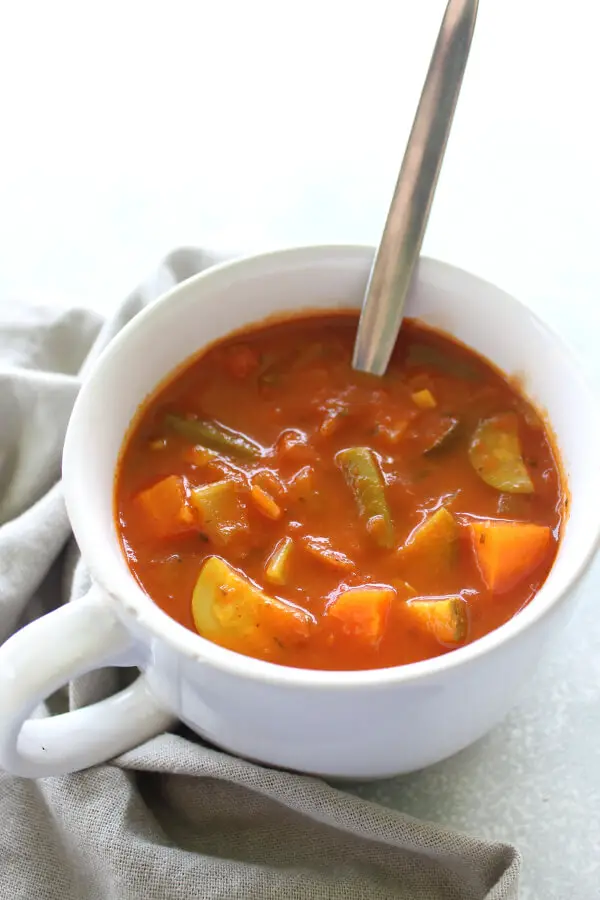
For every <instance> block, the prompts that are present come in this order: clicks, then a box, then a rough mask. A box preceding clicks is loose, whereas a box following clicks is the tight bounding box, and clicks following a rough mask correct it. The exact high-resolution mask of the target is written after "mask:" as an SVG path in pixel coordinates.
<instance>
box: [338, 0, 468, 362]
mask: <svg viewBox="0 0 600 900" xmlns="http://www.w3.org/2000/svg"><path fill="white" fill-rule="evenodd" d="M478 6H479V0H448V5H447V7H446V12H445V14H444V19H443V21H442V24H441V27H440V31H439V34H438V38H437V41H436V45H435V48H434V51H433V55H432V57H431V62H430V64H429V70H428V72H427V77H426V79H425V83H424V85H423V90H422V92H421V98H420V100H419V105H418V107H417V112H416V114H415V118H414V121H413V126H412V129H411V132H410V136H409V139H408V144H407V146H406V151H405V153H404V159H403V161H402V166H401V169H400V174H399V175H398V181H397V183H396V188H395V190H394V195H393V197H392V202H391V205H390V209H389V212H388V216H387V220H386V223H385V228H384V230H383V234H382V236H381V241H380V243H379V247H378V249H377V253H376V254H375V260H374V262H373V267H372V269H371V274H370V276H369V281H368V284H367V290H366V293H365V298H364V300H363V306H362V312H361V316H360V321H359V323H358V331H357V334H356V341H355V344H354V356H353V359H352V365H353V367H354V368H355V369H357V370H358V371H361V372H369V373H371V374H372V375H383V374H384V373H385V370H386V369H387V366H388V363H389V360H390V356H391V354H392V350H393V349H394V345H395V343H396V338H397V337H398V331H399V330H400V325H401V324H402V315H403V312H404V304H405V301H406V295H407V293H408V289H409V287H410V283H411V280H412V275H413V271H414V268H415V264H416V262H417V259H418V257H419V251H420V250H421V245H422V243H423V235H424V233H425V228H426V225H427V220H428V218H429V211H430V209H431V203H432V200H433V195H434V193H435V188H436V185H437V181H438V176H439V173H440V168H441V165H442V160H443V158H444V152H445V150H446V143H447V141H448V135H449V133H450V128H451V127H452V120H453V118H454V110H455V108H456V103H457V100H458V95H459V93H460V87H461V84H462V79H463V74H464V71H465V67H466V64H467V59H468V57H469V49H470V47H471V39H472V37H473V31H474V28H475V19H476V17H477V7H478Z"/></svg>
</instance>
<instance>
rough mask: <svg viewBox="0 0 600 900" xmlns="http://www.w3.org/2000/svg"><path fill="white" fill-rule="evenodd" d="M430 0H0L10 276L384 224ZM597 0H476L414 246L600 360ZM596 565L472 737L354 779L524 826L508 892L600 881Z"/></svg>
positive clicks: (368, 231)
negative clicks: (534, 669)
mask: <svg viewBox="0 0 600 900" xmlns="http://www.w3.org/2000/svg"><path fill="white" fill-rule="evenodd" d="M444 6H445V3H444V0H396V2H394V3H392V2H390V0H371V2H370V3H369V4H366V3H364V4H363V3H361V4H358V3H357V4H345V3H342V2H341V0H340V2H333V0H320V2H317V0H304V2H303V3H301V4H300V3H277V2H275V0H273V2H267V0H253V2H252V3H245V2H243V0H237V2H232V0H215V2H212V3H208V2H191V0H188V2H180V0H179V2H178V0H170V2H169V3H168V4H167V3H163V4H159V3H157V4H151V3H144V2H133V0H118V2H116V0H105V2H104V3H102V4H88V3H81V2H78V0H71V2H64V0H62V2H61V0H56V2H54V3H51V4H50V3H43V2H42V0H39V2H37V3H36V2H28V0H23V2H22V3H20V4H16V3H13V4H7V5H6V6H5V7H3V13H2V28H0V116H1V119H0V121H1V122H2V137H1V139H0V247H1V248H2V252H1V255H0V302H5V301H9V302H15V301H16V302H18V301H19V300H31V299H32V298H33V299H35V300H37V301H42V302H45V303H57V304H63V303H66V304H77V305H89V306H92V307H94V308H95V309H97V310H99V311H101V312H103V313H108V312H110V310H111V309H112V308H113V307H114V306H115V305H116V304H117V303H118V301H119V300H120V299H121V298H122V296H123V295H124V294H125V293H126V292H128V291H129V290H130V289H131V288H132V287H133V286H134V285H135V283H136V282H137V281H139V280H140V278H141V277H143V276H144V275H145V274H147V273H148V272H149V271H150V270H151V269H152V268H153V267H154V265H155V264H156V262H157V261H158V260H159V258H160V257H162V256H163V255H164V254H165V253H166V252H167V251H169V250H170V249H172V248H173V247H175V246H177V245H182V244H198V245H203V246H208V247H212V248H216V249H219V250H232V251H240V250H241V251H245V250H255V249H262V248H269V247H272V246H275V245H284V244H292V243H310V242H324V241H325V242H326V241H336V242H337V241H349V242H371V243H373V242H375V241H376V240H377V236H378V233H379V231H380V229H381V226H382V223H383V219H384V217H385V213H386V210H387V204H388V202H389V197H390V192H391V189H392V187H393V183H394V181H395V178H396V173H397V169H398V165H399V162H400V159H401V155H402V150H403V146H404V143H405V141H406V138H407V134H408V130H409V128H410V124H411V121H412V114H413V111H414V107H415V104H416V101H417V98H418V94H419V90H420V86H421V83H422V80H423V77H424V74H425V71H426V68H427V64H428V61H429V55H430V52H431V49H432V46H433V41H434V39H435V34H436V31H437V27H438V24H439V21H440V19H441V15H442V11H443V8H444ZM595 7H596V4H594V3H592V2H591V0H570V2H569V3H563V2H558V0H556V2H554V0H502V2H500V0H495V2H492V0H482V3H481V10H480V14H479V21H478V26H477V32H476V36H475V41H474V45H473V49H472V54H471V60H470V63H469V67H468V70H467V76H466V80H465V85H464V88H463V93H462V96H461V101H460V105H459V109H458V112H457V115H456V120H455V126H454V130H453V134H452V137H451V141H450V145H449V148H448V152H447V156H446V162H445V165H444V170H443V173H442V177H441V180H440V184H439V188H438V193H437V197H436V201H435V206H434V209H433V213H432V216H431V220H430V226H429V230H428V234H427V238H426V242H425V248H424V252H426V253H427V254H429V255H432V256H437V257H440V258H442V259H446V260H449V261H451V262H454V263H456V264H458V265H461V266H463V267H465V268H468V269H471V270H472V271H474V272H477V273H478V274H480V275H482V276H484V277H486V278H488V279H489V280H491V281H495V282H496V283H498V284H500V285H501V286H502V287H504V288H506V289H507V290H509V291H510V292H512V293H514V294H516V295H517V296H520V297H521V298H523V299H525V300H526V301H527V302H529V303H530V304H531V306H532V307H534V308H535V309H536V310H537V311H538V312H539V313H541V314H542V316H543V317H544V318H545V319H546V320H547V321H548V322H550V323H551V324H552V325H553V326H554V327H555V328H557V329H558V330H559V331H560V332H561V333H562V334H563V335H564V336H565V337H566V338H567V339H569V340H570V341H571V342H572V343H573V344H574V345H575V346H576V347H577V348H578V350H579V352H580V354H581V356H582V357H583V358H584V359H585V360H586V362H587V364H588V366H589V369H590V371H591V373H592V376H593V377H594V378H595V380H596V382H597V383H598V380H599V377H600V354H599V353H598V352H597V349H596V344H597V334H598V332H599V326H600V305H599V304H598V302H597V298H598V296H599V295H600V253H599V251H598V247H599V244H600V235H599V231H598V226H597V215H598V210H599V209H600V174H599V169H598V159H599V158H600V153H599V141H598V139H597V137H596V120H597V117H598V98H597V95H598V85H599V84H600V56H599V55H598V50H597V31H598V22H597V10H596V9H595ZM599 587H600V569H599V568H598V566H596V569H595V571H594V572H593V573H592V576H591V578H590V580H589V582H588V589H587V594H586V598H585V599H584V601H583V603H582V604H581V606H580V608H579V611H578V613H577V614H576V616H575V619H574V621H573V623H572V625H571V626H570V629H569V631H568V634H566V635H565V639H564V641H563V643H562V645H560V646H557V647H556V648H554V650H553V651H551V652H550V654H549V655H548V657H547V659H546V661H545V663H544V664H543V666H542V667H541V668H540V670H539V673H538V676H537V677H536V679H535V682H534V683H533V684H532V685H530V688H529V691H528V696H527V699H525V701H524V702H522V703H521V705H520V706H519V707H518V709H517V710H516V711H515V712H514V713H513V714H512V715H511V716H510V718H509V720H508V721H507V722H506V723H505V724H504V725H502V726H501V727H499V728H498V729H496V730H495V731H494V733H493V734H491V735H490V736H489V737H488V738H487V739H485V740H484V741H483V742H481V743H480V744H479V745H477V746H475V747H473V748H471V749H470V750H468V751H466V752H464V753H462V754H460V755H459V756H457V757H455V758H454V759H453V760H450V761H449V762H447V763H445V764H443V765H440V766H437V767H435V768H434V769H432V770H429V771H427V772H424V773H421V774H417V775H414V776H410V777H408V778H405V779H402V780H396V781H394V782H387V783H385V784H381V785H377V786H369V787H366V788H360V790H361V793H363V794H365V795H367V796H371V797H374V798H378V799H380V800H382V801H385V802H387V803H390V804H392V805H396V806H398V807H399V808H402V809H404V810H407V811H408V812H410V813H412V814H414V815H416V816H422V817H427V818H432V819H435V820H437V821H440V822H443V823H446V824H448V825H454V826H456V827H459V828H462V829H465V830H468V831H470V832H474V833H476V834H478V835H480V836H482V837H487V838H497V839H503V840H510V841H514V842H515V843H516V844H517V845H518V846H519V847H520V849H521V850H522V852H523V855H524V871H523V882H522V897H523V898H525V900H529V898H543V900H554V898H556V900H563V898H565V897H569V898H570V900H593V898H595V897H600V749H599V746H598V745H599V741H600V622H599V619H600V607H599V606H598V603H599V598H598V588H599Z"/></svg>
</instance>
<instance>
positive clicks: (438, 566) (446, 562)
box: [399, 506, 458, 577]
mask: <svg viewBox="0 0 600 900" xmlns="http://www.w3.org/2000/svg"><path fill="white" fill-rule="evenodd" d="M457 539H458V525H457V523H456V520H455V518H454V516H453V515H452V513H451V512H449V511H448V510H447V509H446V508H445V507H444V506H442V507H440V509H437V510H436V511H435V512H434V513H432V514H431V515H429V516H428V517H427V518H426V519H425V521H424V522H422V523H421V524H420V525H417V527H416V528H415V529H414V530H413V531H412V533H411V534H410V535H409V537H408V539H407V541H406V543H405V545H404V546H403V547H402V549H401V550H400V552H399V559H400V560H401V561H402V562H403V563H406V564H407V565H410V566H413V565H416V566H420V567H424V568H425V569H426V571H427V572H428V573H430V574H432V575H433V574H435V573H437V572H443V571H445V570H447V569H449V568H450V567H451V566H452V565H453V563H454V561H455V559H456V551H457ZM409 577H410V576H409Z"/></svg>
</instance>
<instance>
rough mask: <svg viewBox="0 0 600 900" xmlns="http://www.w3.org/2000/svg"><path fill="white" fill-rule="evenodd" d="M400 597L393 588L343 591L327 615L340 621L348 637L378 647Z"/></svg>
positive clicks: (357, 588)
mask: <svg viewBox="0 0 600 900" xmlns="http://www.w3.org/2000/svg"><path fill="white" fill-rule="evenodd" d="M395 596H396V592H395V591H394V589H393V588H391V587H380V586H377V585H368V586H365V587H353V588H348V589H347V590H345V591H342V592H341V593H339V594H338V595H337V597H336V598H335V599H334V600H333V601H332V602H331V603H330V604H329V606H328V607H327V615H328V616H333V617H334V618H336V619H339V620H340V621H341V622H342V623H343V626H344V631H345V632H346V633H347V634H351V635H354V636H355V637H359V638H361V639H362V640H364V641H366V642H367V643H369V644H378V643H379V641H380V640H381V638H382V637H383V632H384V629H385V625H386V622H387V617H388V615H389V611H390V607H391V605H392V602H393V600H394V598H395Z"/></svg>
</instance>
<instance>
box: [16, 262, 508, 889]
mask: <svg viewBox="0 0 600 900" xmlns="http://www.w3.org/2000/svg"><path fill="white" fill-rule="evenodd" d="M214 262H215V259H214V258H213V257H211V256H210V255H209V254H206V253H204V252H202V251H199V250H188V249H185V250H178V251H176V252H174V253H172V254H171V255H170V256H169V257H168V258H167V259H166V260H165V262H164V263H163V264H162V265H161V266H160V268H159V269H158V271H157V272H156V274H155V275H154V276H153V278H152V279H150V280H149V281H147V282H145V283H144V284H143V285H142V286H141V287H140V288H139V289H138V290H136V291H135V292H134V293H133V294H132V295H131V296H130V297H128V298H127V299H126V300H125V302H124V303H123V304H122V306H121V307H120V308H119V309H118V311H117V312H116V314H115V315H114V316H113V317H112V319H110V321H106V322H102V321H101V320H100V318H99V317H98V316H96V315H94V314H92V313H91V312H89V311H87V310H83V309H73V310H69V311H62V312H61V311H58V310H56V309H55V308H39V307H38V308H28V307H26V306H14V305H13V306H6V305H4V306H0V385H1V387H0V421H1V423H2V424H1V431H0V641H3V640H5V639H6V638H7V637H8V636H9V635H10V634H11V633H12V632H13V631H15V630H16V629H18V628H19V627H21V626H22V625H23V624H25V623H27V622H28V621H31V620H32V619H34V618H36V617H37V616H39V615H41V614H43V613H45V612H48V611H50V610H51V609H53V608H55V607H56V606H58V605H59V604H61V603H66V602H71V601H73V602H77V598H78V597H80V596H81V595H82V594H83V593H84V592H85V591H86V590H87V587H88V580H87V576H86V572H85V569H84V567H83V565H82V564H81V562H80V560H79V558H78V552H77V548H76V546H75V543H74V541H73V539H72V537H71V533H70V528H69V522H68V519H67V516H66V512H65V508H64V504H63V499H62V494H61V486H60V480H59V479H60V457H61V450H62V442H63V438H64V433H65V428H66V425H67V421H68V418H69V413H70V410H71V407H72V404H73V401H74V399H75V396H76V394H77V390H78V388H79V384H80V382H81V379H82V378H84V377H85V372H86V368H87V365H88V363H89V361H90V360H91V359H93V358H94V357H95V356H96V355H97V354H98V352H99V351H100V350H101V349H102V348H103V347H104V346H106V344H107V342H108V341H109V340H110V339H111V337H112V336H113V335H114V334H115V333H116V332H117V331H118V330H119V328H120V327H122V325H124V323H125V322H126V321H127V320H128V319H130V318H131V317H132V316H134V315H135V314H136V313H137V312H138V311H139V310H140V309H141V308H142V307H143V306H145V305H146V304H147V303H150V302H152V301H153V300H154V299H155V298H156V297H157V296H158V295H159V294H161V293H163V292H164V291H166V290H167V289H169V288H170V287H172V286H173V285H174V284H175V283H177V282H178V281H181V280H183V279H185V278H187V277H189V276H190V275H192V274H194V273H195V272H197V271H199V270H200V269H203V268H205V267H207V266H209V265H211V264H213V263H214ZM127 677H131V673H130V672H128V671H124V670H105V671H103V672H95V673H93V674H90V675H87V676H84V677H82V678H80V679H78V680H77V682H76V683H73V684H71V685H70V686H69V688H68V691H67V690H65V691H64V696H63V697H61V696H55V697H53V698H51V700H50V701H49V703H48V706H49V707H52V709H53V710H54V711H57V710H60V708H61V704H62V705H63V708H66V706H67V704H68V706H69V707H70V708H71V709H73V708H76V707H80V706H83V705H85V704H88V703H91V702H94V701H96V700H98V699H101V698H102V697H104V696H107V695H108V694H110V693H112V692H114V691H115V690H117V689H119V688H120V687H122V686H123V679H124V678H127ZM48 712H49V709H46V710H42V711H41V712H40V714H42V715H43V714H48ZM519 865H520V859H519V855H518V853H517V851H516V850H515V849H514V848H513V847H511V846H508V845H504V844H498V843H496V844H494V843H486V842H484V841H480V840H476V839H474V838H471V837H467V836H464V835H461V834H458V833H455V832H451V831H446V830H444V829H442V828H440V827H438V826H435V825H431V824H427V823H424V822H419V821H417V820H415V819H412V818H409V817H408V816H404V815H402V814H400V813H398V812H395V811H393V810H390V809H386V808H384V807H381V806H377V805H375V804H372V803H369V802H367V801H366V800H361V799H358V798H357V797H355V796H353V795H352V794H349V793H344V792H342V791H341V790H338V789H336V788H334V787H332V786H330V785H328V784H327V783H325V782H324V781H321V780H319V779H317V778H308V777H303V776H301V775H293V774H287V773H284V772H280V771H273V770H270V769H268V768H263V767H261V766H258V765H254V764H252V763H249V762H245V761H244V760H240V759H236V758H234V757H232V756H229V755H228V754H226V753H222V752H220V751H218V750H216V749H214V748H212V747H209V746H206V745H205V744H203V743H201V742H200V741H199V740H198V739H196V738H195V736H194V735H192V734H191V733H189V732H187V731H185V730H184V729H181V730H179V731H178V732H177V733H174V734H163V735H161V736H160V737H157V738H155V739H154V740H151V741H149V742H147V743H146V744H144V745H143V746H141V747H138V748H137V749H136V750H132V751H131V752H129V753H126V754H124V755H123V756H122V757H120V758H119V759H116V760H114V761H113V762H112V763H110V764H107V765H103V766H98V767H97V768H94V769H91V770H89V771H87V772H81V773H79V774H76V775H69V776H65V777H60V778H47V779H42V780H39V781H37V782H36V781H27V780H25V779H20V778H13V777H11V776H9V775H8V774H6V773H4V772H0V897H1V898H3V900H4V898H5V900H9V898H10V900H18V898H23V900H121V898H123V900H138V898H139V900H153V898H161V900H168V898H173V900H179V898H182V900H183V898H185V900H191V898H196V897H197V898H202V900H213V898H214V900H216V898H223V900H225V898H226V900H233V898H244V900H254V898H256V900H269V898H278V900H286V898H287V900H304V898H307V900H325V898H327V900H336V898H344V900H357V898H369V900H392V898H394V900H396V898H406V900H408V898H410V900H420V898H421V900H437V898H440V900H442V898H443V900H453V898H456V900H484V898H486V900H504V898H516V897H517V892H518V873H519Z"/></svg>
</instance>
